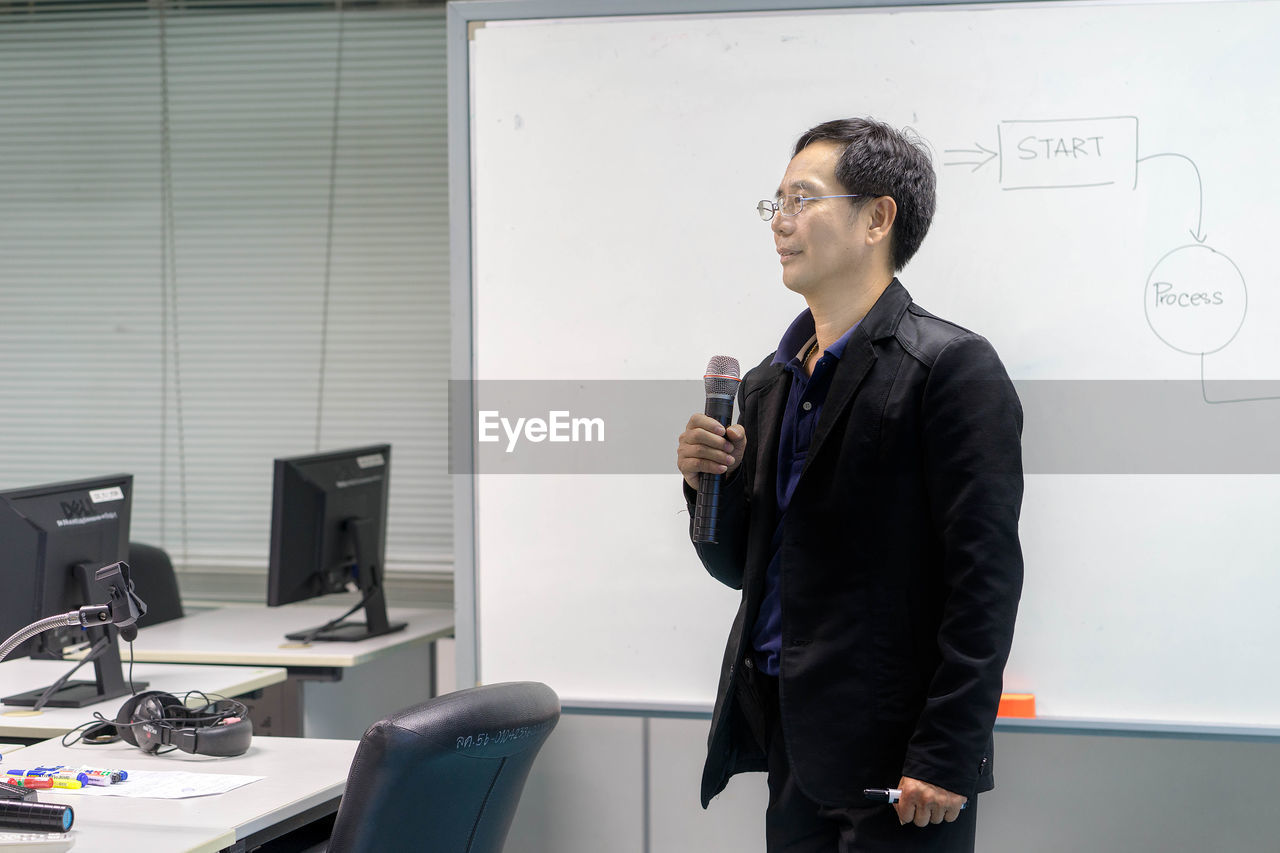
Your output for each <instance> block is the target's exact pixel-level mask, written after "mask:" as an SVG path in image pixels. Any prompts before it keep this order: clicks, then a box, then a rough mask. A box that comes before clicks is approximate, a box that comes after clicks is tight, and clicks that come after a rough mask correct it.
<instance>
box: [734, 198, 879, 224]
mask: <svg viewBox="0 0 1280 853" xmlns="http://www.w3.org/2000/svg"><path fill="white" fill-rule="evenodd" d="M862 196H863V193H849V194H846V195H811V196H803V195H784V196H781V198H780V200H779V201H770V200H769V199H767V198H766V199H763V200H762V201H761V202H760V203H759V204H757V205H756V212H757V213H759V214H760V218H761V219H763V220H764V221H765V222H768V221H769V220H771V219H773V214H774V213H775V212H778V213H781V214H782V215H783V216H796V215H797V214H799V213H800V211H802V210H804V203H805V202H806V201H818V200H820V199H824V198H861V197H862Z"/></svg>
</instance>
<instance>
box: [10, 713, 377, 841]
mask: <svg viewBox="0 0 1280 853" xmlns="http://www.w3.org/2000/svg"><path fill="white" fill-rule="evenodd" d="M357 743H358V742H357V741H354V740H320V739H314V738H308V739H306V740H301V739H297V738H269V737H255V738H254V739H253V744H252V746H250V747H249V751H248V752H246V753H245V754H244V755H238V756H235V757H233V758H212V757H209V756H201V755H189V754H187V753H184V752H170V753H166V754H165V755H147V754H145V753H143V752H142V751H140V750H138V749H135V748H133V747H131V746H127V745H125V744H122V743H115V744H110V745H107V746H88V745H85V744H77V745H75V746H72V747H64V746H62V745H61V744H60V743H58V741H56V740H50V741H44V742H42V743H37V744H35V745H33V746H29V747H27V748H26V749H24V750H22V753H21V758H22V760H23V761H26V762H27V763H28V764H81V765H90V766H95V767H111V768H115V769H122V770H129V771H137V770H180V771H184V772H189V773H231V774H243V775H249V776H263V777H265V778H263V779H260V780H259V781H257V782H252V783H250V784H248V785H243V786H241V787H239V788H236V789H235V790H234V791H229V792H227V793H225V794H217V795H214V796H209V797H195V798H191V799H185V800H144V799H129V798H125V797H86V796H81V795H79V794H77V793H76V792H75V791H58V792H56V793H55V792H54V791H41V792H40V800H41V802H51V803H66V804H67V805H70V806H71V807H72V808H74V809H75V812H76V817H75V824H74V825H73V826H72V830H71V831H72V834H73V835H74V836H75V838H76V844H75V846H74V847H73V848H72V849H73V850H80V849H82V848H83V849H84V850H128V851H129V853H175V851H199V853H211V851H215V850H222V849H230V850H232V851H237V850H249V849H252V848H253V846H255V845H257V844H261V843H263V842H265V841H268V840H270V839H272V838H275V837H277V836H278V835H281V834H283V833H285V832H288V831H290V830H292V829H294V828H296V827H298V826H302V825H304V824H306V823H310V822H312V821H314V820H317V819H319V818H322V817H325V816H326V815H329V814H332V813H333V812H335V811H336V810H337V808H338V801H339V799H340V798H341V797H342V791H343V789H344V787H345V786H346V781H347V771H348V769H350V767H351V759H352V757H353V756H354V755H355V751H356V745H357ZM123 784H128V783H127V782H125V783H123Z"/></svg>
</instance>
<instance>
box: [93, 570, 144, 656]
mask: <svg viewBox="0 0 1280 853" xmlns="http://www.w3.org/2000/svg"><path fill="white" fill-rule="evenodd" d="M93 577H94V580H96V581H98V582H99V583H106V584H107V593H108V595H109V597H110V601H109V602H108V606H109V607H110V608H111V622H112V624H114V625H115V626H116V628H117V629H118V630H119V631H120V639H122V640H124V641H125V642H126V643H132V642H133V641H134V640H136V639H138V626H137V624H136V623H137V621H138V619H139V617H142V616H145V615H146V613H147V605H146V603H145V602H144V601H143V600H142V599H141V598H139V597H138V594H137V593H136V592H134V591H133V579H132V578H130V577H129V564H128V563H126V562H123V561H121V562H119V563H112V564H111V565H109V566H103V567H102V568H100V569H98V571H97V572H95V573H94V576H93Z"/></svg>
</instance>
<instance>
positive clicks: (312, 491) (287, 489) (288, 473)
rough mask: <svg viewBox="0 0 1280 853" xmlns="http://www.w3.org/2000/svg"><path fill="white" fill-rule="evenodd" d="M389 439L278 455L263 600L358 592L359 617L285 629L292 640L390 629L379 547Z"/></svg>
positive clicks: (356, 635)
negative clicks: (362, 613) (290, 631)
mask: <svg viewBox="0 0 1280 853" xmlns="http://www.w3.org/2000/svg"><path fill="white" fill-rule="evenodd" d="M390 475H391V446H390V445H387V444H379V445H373V446H370V447H358V448H352V449H349V450H340V451H334V452H330V453H316V454H311V455H307V456H294V457H290V458H286V459H277V460H275V483H274V488H273V495H272V507H271V552H270V557H269V562H268V575H267V604H268V605H269V606H271V607H277V606H279V605H282V604H290V603H292V602H296V601H303V600H305V599H308V598H314V597H316V596H321V595H327V594H330V593H336V592H343V591H345V590H347V589H348V588H350V586H351V585H354V586H355V587H356V588H357V589H358V590H359V591H360V593H361V599H360V602H359V604H357V606H356V608H353V610H355V609H359V608H360V607H363V608H364V611H365V621H364V622H362V623H361V622H346V621H344V620H335V621H334V622H333V623H330V624H326V625H321V626H318V627H317V628H314V629H310V630H307V631H300V632H297V633H293V634H288V635H287V636H288V638H289V639H292V640H301V641H305V642H310V641H312V640H362V639H366V638H368V637H376V636H379V635H381V634H387V633H391V632H392V631H397V630H400V629H401V628H403V627H404V624H403V623H400V624H391V623H389V622H388V621H387V607H386V594H385V591H384V589H383V579H384V575H385V571H384V565H383V555H384V553H385V551H386V535H387V497H388V494H389V487H390Z"/></svg>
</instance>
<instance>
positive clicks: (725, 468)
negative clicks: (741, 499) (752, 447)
mask: <svg viewBox="0 0 1280 853" xmlns="http://www.w3.org/2000/svg"><path fill="white" fill-rule="evenodd" d="M746 450H747V433H746V431H745V430H743V429H742V424H734V425H733V426H731V427H729V428H728V429H725V428H724V427H722V426H720V424H719V422H718V421H716V419H715V418H712V417H709V416H707V415H704V414H702V413H698V414H695V415H693V416H692V417H690V418H689V423H688V424H687V425H686V426H685V428H684V432H682V433H680V443H679V444H678V445H677V447H676V467H677V468H678V469H680V473H681V474H683V475H684V481H685V482H686V483H688V484H689V488H691V489H693V490H694V491H697V490H698V479H699V475H700V474H704V473H706V474H728V473H729V472H731V471H733V470H734V469H735V468H737V467H738V466H739V465H741V464H742V456H743V454H744V453H746Z"/></svg>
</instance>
